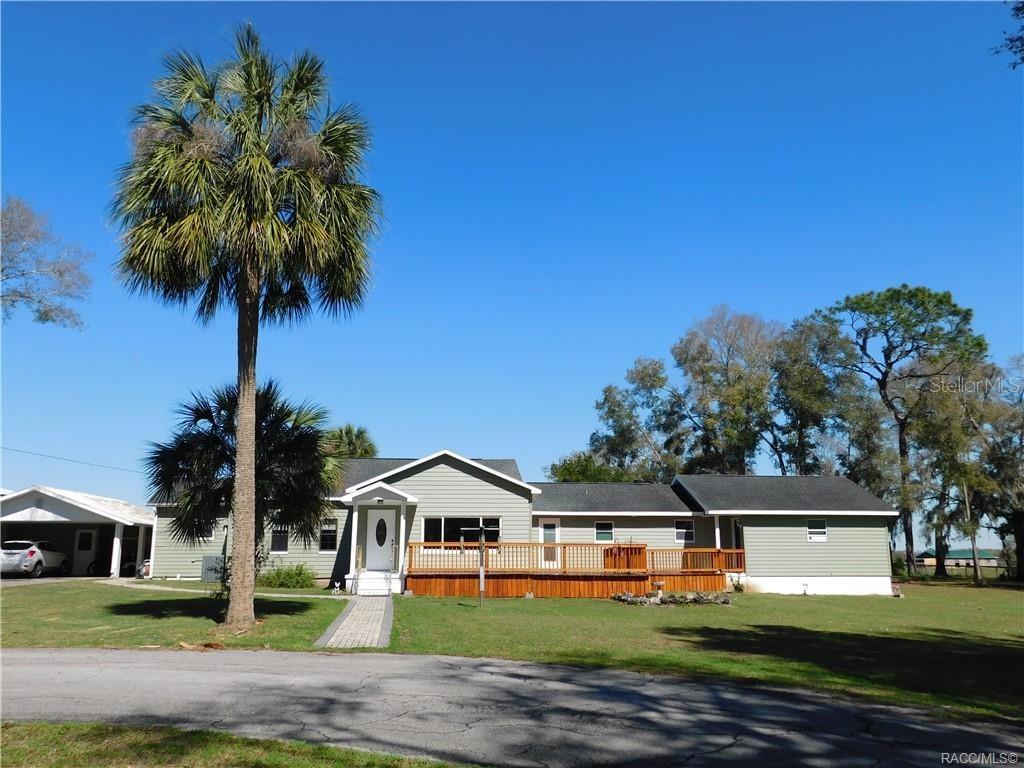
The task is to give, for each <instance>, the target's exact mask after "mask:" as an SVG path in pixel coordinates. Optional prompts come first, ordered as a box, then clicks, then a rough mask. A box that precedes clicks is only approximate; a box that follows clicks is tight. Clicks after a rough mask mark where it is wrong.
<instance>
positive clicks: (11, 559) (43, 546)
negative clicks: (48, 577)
mask: <svg viewBox="0 0 1024 768" xmlns="http://www.w3.org/2000/svg"><path fill="white" fill-rule="evenodd" d="M45 571H56V572H57V573H59V574H60V575H61V576H67V575H68V558H67V555H65V554H64V553H63V552H58V551H57V548H56V547H55V546H54V545H53V544H52V543H51V542H49V541H22V540H20V539H18V540H14V541H5V542H3V543H2V544H0V573H3V574H4V575H7V574H13V573H17V574H21V575H24V576H31V577H32V578H35V579H38V578H39V577H40V576H42V575H43V573H44V572H45Z"/></svg>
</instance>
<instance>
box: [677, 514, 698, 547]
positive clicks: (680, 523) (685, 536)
mask: <svg viewBox="0 0 1024 768" xmlns="http://www.w3.org/2000/svg"><path fill="white" fill-rule="evenodd" d="M694 540H695V539H694V536H693V520H676V543H677V544H693V542H694Z"/></svg>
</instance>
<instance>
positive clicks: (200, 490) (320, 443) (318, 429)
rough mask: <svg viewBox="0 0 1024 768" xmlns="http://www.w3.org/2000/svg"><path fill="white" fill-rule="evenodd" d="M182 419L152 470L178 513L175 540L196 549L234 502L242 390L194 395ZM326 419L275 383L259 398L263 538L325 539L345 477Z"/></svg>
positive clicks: (158, 447)
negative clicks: (271, 531) (333, 496)
mask: <svg viewBox="0 0 1024 768" xmlns="http://www.w3.org/2000/svg"><path fill="white" fill-rule="evenodd" d="M178 413H179V414H180V416H181V421H180V422H179V424H178V426H177V428H176V429H175V430H174V433H173V434H172V435H171V439H170V440H168V441H167V442H166V443H153V444H152V445H151V448H150V451H149V453H148V454H147V456H146V459H145V464H146V472H147V475H148V476H149V484H150V490H151V491H152V493H153V495H154V497H155V498H156V499H157V500H158V501H160V502H171V503H174V504H175V505H176V506H177V508H178V516H177V517H175V518H174V520H172V521H171V524H170V532H171V535H172V536H173V537H174V538H175V539H177V540H179V541H184V542H187V543H189V544H194V543H196V542H198V541H199V540H201V539H203V538H206V537H208V536H209V535H210V530H211V529H212V528H213V527H214V526H215V525H216V524H217V521H218V520H220V519H223V518H224V517H225V516H226V515H227V512H228V510H229V509H230V508H231V500H232V499H233V498H234V493H235V484H236V478H235V458H236V457H235V451H236V445H237V427H236V425H237V421H238V388H237V387H235V386H228V387H223V388H220V389H214V390H213V391H212V392H211V393H210V394H209V395H202V394H193V395H192V400H191V401H190V402H187V403H182V404H181V405H180V406H179V407H178ZM326 418H327V412H326V411H325V410H323V409H322V408H319V407H317V406H314V405H311V404H309V403H299V404H294V403H290V402H288V401H287V400H286V399H285V398H284V396H283V395H282V393H281V389H280V387H279V386H278V384H277V383H276V382H274V381H269V382H267V383H266V384H264V385H262V386H261V387H260V388H259V389H258V390H257V393H256V442H257V445H258V447H259V448H258V450H257V452H256V530H257V531H258V532H259V533H260V534H262V533H263V532H265V531H266V530H267V529H268V528H275V527H285V528H288V529H289V530H290V531H291V532H293V533H295V534H297V535H298V536H299V537H300V538H301V539H303V540H304V541H306V542H309V541H312V540H313V539H314V538H315V537H316V536H317V534H318V533H319V531H320V523H321V521H322V520H323V518H324V515H325V514H326V512H327V511H328V510H329V508H330V504H329V502H327V500H326V499H327V497H328V496H329V495H330V492H331V490H332V488H333V486H334V483H335V480H336V479H337V477H338V471H339V465H338V462H337V460H336V459H334V457H333V456H332V455H331V449H330V446H329V445H328V443H327V441H326V440H325V439H324V431H323V427H324V423H325V421H326ZM262 538H263V536H262V535H260V536H259V537H258V539H257V540H262ZM257 549H258V545H257ZM256 554H258V553H257V552H256V551H255V550H254V552H250V553H248V556H247V557H246V558H245V559H246V560H253V561H255V555H256ZM232 562H233V563H234V560H232Z"/></svg>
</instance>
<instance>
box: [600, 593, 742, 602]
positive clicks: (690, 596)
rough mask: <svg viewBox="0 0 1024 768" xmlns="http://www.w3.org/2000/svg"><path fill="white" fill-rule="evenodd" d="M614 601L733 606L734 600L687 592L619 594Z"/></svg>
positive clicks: (714, 594)
mask: <svg viewBox="0 0 1024 768" xmlns="http://www.w3.org/2000/svg"><path fill="white" fill-rule="evenodd" d="M612 600H615V601H617V602H620V603H625V604H626V605H731V604H732V598H730V597H729V596H728V595H726V594H719V593H717V592H687V593H686V594H684V595H673V594H667V595H666V594H663V595H660V596H659V595H657V594H656V593H655V594H654V596H653V597H652V596H651V593H649V594H647V595H634V594H633V593H632V592H617V593H615V594H614V595H612Z"/></svg>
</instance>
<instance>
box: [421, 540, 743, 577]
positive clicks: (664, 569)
mask: <svg viewBox="0 0 1024 768" xmlns="http://www.w3.org/2000/svg"><path fill="white" fill-rule="evenodd" d="M480 556H481V555H480V545H479V544H476V543H473V544H470V543H467V544H466V545H465V546H463V545H460V544H451V543H444V544H442V543H432V542H431V543H425V542H410V543H409V554H408V558H407V560H406V572H408V573H451V574H457V573H473V572H477V571H479V570H480ZM483 557H484V570H485V572H486V573H508V574H514V573H565V574H606V573H622V574H627V573H635V574H644V573H660V574H676V573H679V574H686V573H724V572H727V571H733V572H741V571H743V570H744V569H745V562H744V552H743V550H742V549H700V548H693V547H691V548H687V549H676V548H656V549H649V548H648V547H647V545H645V544H543V543H537V542H501V543H500V544H487V545H485V547H484V552H483Z"/></svg>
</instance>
